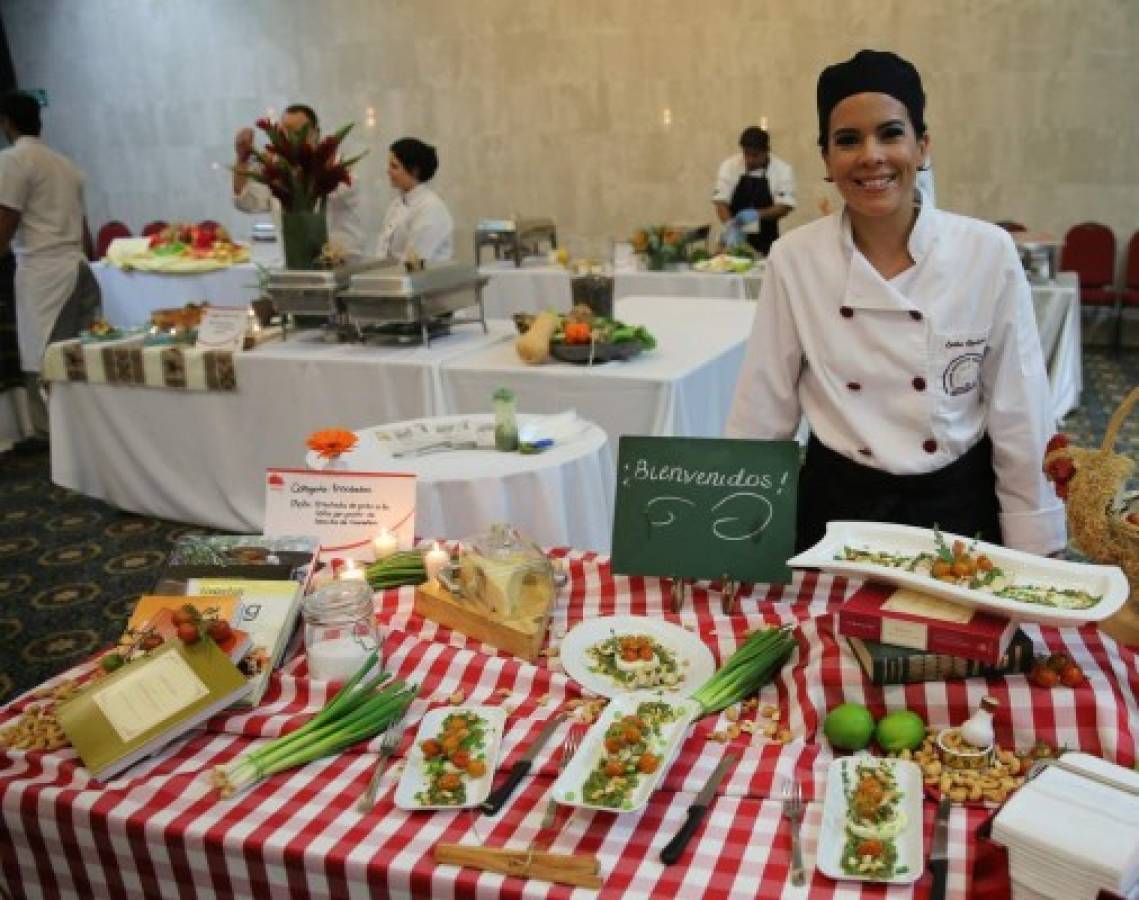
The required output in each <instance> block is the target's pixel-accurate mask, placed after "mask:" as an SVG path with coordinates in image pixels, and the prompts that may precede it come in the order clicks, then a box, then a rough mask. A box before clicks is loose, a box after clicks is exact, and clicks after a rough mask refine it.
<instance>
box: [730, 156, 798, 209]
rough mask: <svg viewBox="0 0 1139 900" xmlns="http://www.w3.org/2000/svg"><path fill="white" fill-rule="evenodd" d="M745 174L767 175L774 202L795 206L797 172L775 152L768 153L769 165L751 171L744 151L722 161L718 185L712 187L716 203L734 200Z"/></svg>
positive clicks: (757, 176)
mask: <svg viewBox="0 0 1139 900" xmlns="http://www.w3.org/2000/svg"><path fill="white" fill-rule="evenodd" d="M745 174H749V175H754V176H755V177H756V178H759V177H761V176H764V175H766V176H767V184H768V187H770V188H771V197H772V201H773V202H774V203H780V204H782V205H783V206H790V207H791V208H794V207H795V173H794V171H793V170H792V169H791V165H790V163H787V162H785V161H784V160H782V159H780V158H779V157H778V156H776V155H775V154H773V153H769V154H768V155H767V166H766V167H764V168H760V169H752V171H751V172H748V171H747V166H745V165H744V155H743V153H737V154H736V155H735V156H729V157H728V158H727V159H725V160H724V161H723V162H722V163H720V168H719V171H718V172H717V173H716V186H715V187H714V188H713V189H712V201H713V202H715V203H727V204H729V205H730V204H731V202H732V193H733V192H734V191H735V189H736V185H737V184H739V180H740V178H742V177H743V176H744V175H745Z"/></svg>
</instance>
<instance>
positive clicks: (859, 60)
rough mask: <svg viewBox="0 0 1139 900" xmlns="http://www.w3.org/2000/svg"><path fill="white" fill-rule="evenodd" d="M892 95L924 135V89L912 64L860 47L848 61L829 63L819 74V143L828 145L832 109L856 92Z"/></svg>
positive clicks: (886, 51)
mask: <svg viewBox="0 0 1139 900" xmlns="http://www.w3.org/2000/svg"><path fill="white" fill-rule="evenodd" d="M863 93H873V94H889V95H890V96H891V97H893V98H894V99H895V100H898V101H900V102H901V103H902V104H903V105H904V106H905V107H906V111H907V112H908V113H909V114H910V123H911V124H912V125H913V126H914V131H915V132H917V135H918V137H921V136H922V135H923V134H925V92H924V91H922V87H921V76H920V75H919V74H918V70H917V69H915V68H914V67H913V64H912V63H910V62H907V61H906V60H904V59H902V58H901V57H900V56H898V55H897V54H896V53H890V52H889V51H888V50H859V51H858V52H857V53H855V54H854V56H852V57H851V58H850V59H848V60H847V61H846V62H841V63H836V64H835V65H833V66H827V68H825V69H823V73H822V74H821V75H820V76H819V86H818V90H817V97H818V106H819V146H820V147H822V148H823V149H824V150H825V149H826V146H827V131H828V130H829V126H830V118H831V111H832V110H833V109H834V108H835V107H836V106H837V105H838V104H839V103H840V102H842V101H843V100H845V99H846V98H847V97H850V96H853V95H854V94H863Z"/></svg>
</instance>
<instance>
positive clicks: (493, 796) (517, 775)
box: [479, 713, 566, 816]
mask: <svg viewBox="0 0 1139 900" xmlns="http://www.w3.org/2000/svg"><path fill="white" fill-rule="evenodd" d="M565 717H566V714H565V713H557V714H556V715H554V716H553V717H552V718H551V719H550V721H548V722H547V723H546V724H545V725H544V726H542V730H541V731H539V732H538V736H537V737H536V738H534V741H533V742H532V743H531V744H530V746H529V747H528V748H527V749H526V752H525V753H523V754H522V758H521V759H519V760H518V762H516V763H515V764H514V765H513V766H511V767H510V774H509V775H507V776H506V781H504V782H502V784H500V785H499V786H498V787H496V788H495V789H494V790H493V791H491V792H490V796H488V797H487V798H486V799H485V800H484V801H483V802H482V803H480V804H479V809H481V810H482V811H483V812H484V813H486V814H487V815H488V816H493V815H494V814H495V813H497V812H498V811H499V810H500V809H502V804H504V803H505V802H506V801H507V800H508V799H510V795H511V794H513V793H514V789H515V788H516V787H518V782H520V781H521V780H522V779H523V778H524V777H525V776H526V774H527V773H528V772H529V771H530V769H531V768H532V767H533V765H534V759H535V757H537V755H538V754H539V753H540V752H541V750H542V748H543V747H544V746H545V745H546V741H548V740H549V739H550V735H552V734H553V733H554V732H555V731H557V729H558V726H559V725H561V724H562V721H563V720H564V719H565Z"/></svg>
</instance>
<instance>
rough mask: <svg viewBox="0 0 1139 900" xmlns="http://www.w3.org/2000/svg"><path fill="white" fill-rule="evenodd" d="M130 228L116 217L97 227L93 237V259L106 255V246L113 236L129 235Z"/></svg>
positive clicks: (109, 243)
mask: <svg viewBox="0 0 1139 900" xmlns="http://www.w3.org/2000/svg"><path fill="white" fill-rule="evenodd" d="M130 236H131V230H130V229H129V228H127V226H126V225H124V224H123V223H122V222H120V221H119V220H118V219H112V220H111V221H110V222H108V223H107V224H106V225H104V226H103V227H102V228H100V229H99V234H98V236H97V237H96V238H95V259H102V258H103V257H104V256H106V255H107V248H108V247H110V246H111V241H113V240H114V239H115V238H121V237H130Z"/></svg>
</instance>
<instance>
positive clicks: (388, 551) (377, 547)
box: [372, 528, 399, 559]
mask: <svg viewBox="0 0 1139 900" xmlns="http://www.w3.org/2000/svg"><path fill="white" fill-rule="evenodd" d="M398 549H399V541H397V540H396V536H395V535H394V534H392V533H391V532H390V531H388V529H386V528H382V529H380V533H379V534H377V535H376V536H375V538H374V539H373V540H372V550H373V551H374V552H375V554H376V559H387V558H388V557H389V556H391V555H392V554H393V553H395V552H396V550H398Z"/></svg>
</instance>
